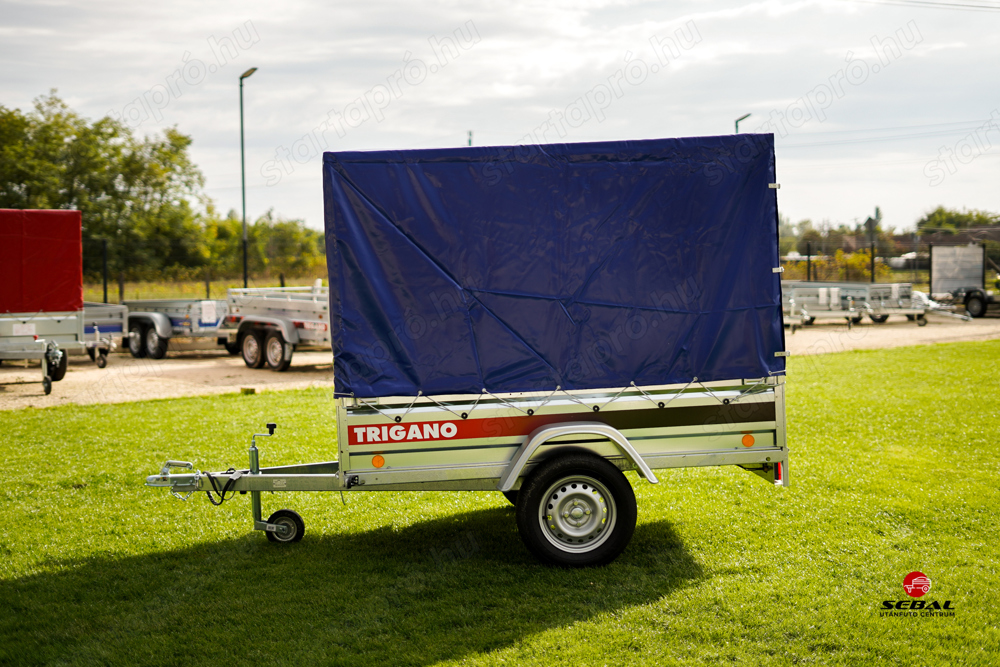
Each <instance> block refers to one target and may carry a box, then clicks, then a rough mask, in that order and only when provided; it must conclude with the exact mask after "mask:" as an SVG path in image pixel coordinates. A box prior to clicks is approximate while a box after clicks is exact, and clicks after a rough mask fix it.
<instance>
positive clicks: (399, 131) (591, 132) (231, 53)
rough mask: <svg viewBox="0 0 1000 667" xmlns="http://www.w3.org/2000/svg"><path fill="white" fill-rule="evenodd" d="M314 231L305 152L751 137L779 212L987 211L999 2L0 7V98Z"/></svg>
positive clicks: (312, 186)
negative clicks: (89, 126)
mask: <svg viewBox="0 0 1000 667" xmlns="http://www.w3.org/2000/svg"><path fill="white" fill-rule="evenodd" d="M251 67H256V68H258V70H257V71H256V72H255V73H254V74H253V75H252V76H250V77H249V78H247V79H245V80H244V89H243V94H244V103H243V104H244V106H243V109H244V124H245V149H246V158H245V159H246V206H247V216H248V218H250V219H253V218H256V217H257V216H259V215H261V214H263V213H264V212H266V211H268V210H273V211H274V213H275V214H276V215H279V216H282V217H285V218H296V219H301V220H303V221H305V223H306V224H307V225H309V226H310V227H313V228H316V229H321V228H322V225H323V199H322V180H321V162H322V157H321V155H322V152H323V151H325V150H330V151H338V150H375V149H410V148H441V147H453V146H461V145H466V144H467V142H468V140H469V132H470V131H471V132H472V142H473V145H476V146H494V145H513V144H525V143H563V142H580V141H612V140H624V139H650V138H661V137H686V136H706V135H719V134H729V133H732V132H734V129H735V126H734V122H735V119H737V118H739V117H740V116H743V115H744V114H747V113H749V114H751V115H750V116H749V117H748V118H746V119H745V120H743V121H741V123H740V131H743V132H746V131H748V132H772V133H774V135H775V144H776V155H777V158H776V159H777V173H778V181H779V182H780V183H781V189H780V191H779V192H778V205H779V210H780V213H781V214H782V215H784V216H787V217H788V218H789V219H790V220H791V221H793V222H797V221H800V220H803V219H807V218H808V219H811V220H812V221H813V222H814V223H816V224H818V225H819V224H822V223H823V222H824V221H825V222H827V223H829V224H832V225H834V226H835V225H837V224H841V223H843V224H848V225H854V224H856V223H857V222H861V221H863V220H865V219H866V218H867V217H868V216H870V215H873V214H874V210H875V207H876V206H878V207H880V210H881V212H882V216H883V227H894V228H896V229H897V230H898V231H904V230H907V229H912V228H913V227H914V224H915V222H916V221H917V220H918V219H919V218H920V217H921V216H922V215H923V214H925V213H926V212H928V211H930V210H932V209H934V208H935V207H937V206H942V205H943V206H947V207H950V208H959V209H961V208H969V209H984V210H988V211H993V212H1000V179H998V176H1000V159H998V157H1000V2H988V1H987V0H941V1H939V2H935V1H932V0H866V1H862V0H854V1H851V0H800V1H795V0H770V1H765V2H740V1H738V0H719V1H714V0H703V1H699V2H664V1H660V2H624V1H598V0H594V1H589V0H573V1H570V2H544V3H527V2H518V1H516V0H513V1H512V0H504V1H503V2H493V1H490V0H479V1H475V2H462V1H454V2H428V1H425V2H420V3H414V2H400V1H398V0H369V1H367V2H358V1H357V0H354V1H352V2H310V1H307V0H300V1H294V0H293V1H287V2H281V3H274V2H255V1H253V0H242V1H240V2H214V3H206V2H162V3H135V2H116V1H108V2H100V3H93V2H90V3H84V2H47V1H45V0H31V1H30V2H28V1H25V2H10V1H6V0H0V105H3V106H6V107H8V108H20V109H22V110H25V111H26V110H28V109H29V108H30V107H31V104H32V102H33V100H34V99H35V98H37V97H39V96H40V95H43V94H46V93H47V92H48V91H49V90H50V89H57V91H58V94H59V96H60V97H62V98H63V99H64V100H65V101H66V102H67V103H68V104H69V105H70V106H71V107H72V108H73V109H74V110H75V111H77V112H78V113H80V114H82V115H83V116H85V117H87V118H90V119H92V120H95V119H97V118H100V117H102V116H105V115H112V116H115V117H119V118H121V119H122V120H123V121H124V122H126V123H128V124H129V125H130V126H131V127H133V129H134V131H135V132H136V133H138V134H140V135H142V134H149V135H152V134H156V133H158V132H161V131H162V130H163V129H164V128H166V127H171V126H176V127H177V128H178V129H179V130H180V131H181V132H183V133H185V134H188V135H190V136H191V137H192V138H193V144H192V147H191V155H192V158H193V159H194V161H195V163H196V164H197V165H198V166H199V167H200V168H201V170H202V172H203V173H204V175H205V177H206V194H208V196H209V197H210V198H211V199H212V200H213V201H214V202H215V205H216V206H217V207H218V208H219V209H220V210H221V211H222V212H226V211H228V210H230V209H235V210H236V211H239V210H240V206H241V201H240V193H241V189H240V115H239V112H240V105H239V77H240V75H241V74H242V73H243V72H244V71H246V70H248V69H249V68H251Z"/></svg>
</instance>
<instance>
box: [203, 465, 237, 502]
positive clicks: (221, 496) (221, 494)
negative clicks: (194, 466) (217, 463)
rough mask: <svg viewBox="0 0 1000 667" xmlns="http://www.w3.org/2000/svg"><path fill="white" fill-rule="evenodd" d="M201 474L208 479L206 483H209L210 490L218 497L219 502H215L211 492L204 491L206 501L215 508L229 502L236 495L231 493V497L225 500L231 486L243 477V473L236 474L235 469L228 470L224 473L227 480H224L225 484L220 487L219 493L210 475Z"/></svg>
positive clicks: (216, 484) (217, 486)
mask: <svg viewBox="0 0 1000 667" xmlns="http://www.w3.org/2000/svg"><path fill="white" fill-rule="evenodd" d="M203 474H204V475H205V477H208V481H209V482H211V484H212V489H214V490H215V493H216V494H217V495H218V496H219V500H218V501H216V500H215V498H213V497H212V492H211V491H207V490H206V491H205V495H207V496H208V501H209V502H210V503H212V504H213V505H215V506H216V507H218V506H219V505H221V504H222V503H224V502H226V501H227V500H230V499H231V498H233V496H235V495H236V492H235V491H233V495H232V496H229V498H226V494H227V493H228V492H229V491H230V490H231V489H232V487H233V484H235V483H236V480H238V479H239V478H240V477H242V476H243V471H242V470H241V471H239V472H237V470H236V468H230V469H229V470H227V471H226V472H225V474H227V475H229V479H228V480H226V483H225V485H224V486H223V487H222V490H221V491H219V485H218V483H217V482H216V481H215V478H214V477H212V474H211V473H207V472H206V473H203Z"/></svg>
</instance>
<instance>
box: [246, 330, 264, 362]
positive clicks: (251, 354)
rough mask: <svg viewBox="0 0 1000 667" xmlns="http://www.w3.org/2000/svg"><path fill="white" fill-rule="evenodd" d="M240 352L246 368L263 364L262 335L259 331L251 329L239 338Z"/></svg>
mask: <svg viewBox="0 0 1000 667" xmlns="http://www.w3.org/2000/svg"><path fill="white" fill-rule="evenodd" d="M240 353H241V354H242V355H243V363H245V364H246V365H247V368H260V367H261V366H263V365H264V337H263V336H261V335H260V332H259V331H254V330H253V329H251V330H250V331H247V332H246V333H245V334H243V337H242V338H241V339H240Z"/></svg>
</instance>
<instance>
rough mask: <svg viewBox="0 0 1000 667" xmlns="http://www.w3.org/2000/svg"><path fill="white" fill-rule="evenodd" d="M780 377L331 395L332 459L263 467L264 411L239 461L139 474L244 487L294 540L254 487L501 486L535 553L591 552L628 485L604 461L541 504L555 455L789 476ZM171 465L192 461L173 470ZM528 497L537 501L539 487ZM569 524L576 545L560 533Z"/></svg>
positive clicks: (591, 561)
mask: <svg viewBox="0 0 1000 667" xmlns="http://www.w3.org/2000/svg"><path fill="white" fill-rule="evenodd" d="M779 354H784V353H779ZM784 388H785V386H784V377H783V376H780V375H779V376H773V377H768V378H758V379H750V380H732V381H721V382H704V383H702V382H699V381H698V380H697V378H695V379H694V380H692V381H691V382H689V383H687V384H686V385H669V386H661V387H637V386H635V385H634V384H633V385H632V386H630V387H626V388H623V389H621V390H619V391H614V390H595V391H578V392H573V393H568V392H565V391H561V390H559V389H558V388H557V389H556V390H555V391H553V392H551V393H548V394H503V395H494V394H489V393H486V392H485V391H484V393H483V394H482V395H480V396H456V397H430V396H417V397H401V398H397V399H370V400H369V399H355V398H351V397H342V398H338V399H337V425H338V428H337V453H338V458H337V459H336V460H332V461H326V462H320V463H307V464H302V465H287V466H275V467H268V468H261V467H260V464H259V456H258V450H257V446H256V438H257V437H261V436H265V437H266V436H270V435H273V434H274V428H275V425H274V424H268V431H269V432H268V433H264V434H261V433H258V434H254V435H253V437H252V438H251V446H250V450H249V467H248V468H245V469H242V470H234V469H230V470H228V471H226V472H214V473H208V472H201V471H196V470H194V468H193V465H192V464H191V463H190V462H185V461H173V460H171V461H167V462H166V463H165V464H164V465H163V468H162V470H161V471H160V473H158V474H156V475H150V476H149V477H147V479H146V484H147V485H148V486H154V487H165V488H167V489H169V490H170V492H171V493H172V494H173V495H175V496H177V497H179V498H182V499H187V498H188V497H190V496H191V494H193V493H195V492H200V491H205V492H207V493H208V496H209V499H210V500H212V502H213V504H221V503H222V502H224V500H226V499H228V498H231V497H232V495H234V494H235V493H236V492H239V493H241V494H242V493H246V492H249V493H250V501H251V514H252V518H253V528H254V529H255V530H260V531H264V532H265V533H266V534H267V536H268V539H270V540H271V541H276V542H295V541H298V540H300V539H301V537H302V534H303V531H304V530H305V525H304V523H303V521H302V519H301V517H299V516H298V514H296V513H295V512H293V511H291V510H287V509H282V510H278V511H277V512H274V513H273V514H272V515H271V516H270V518H268V519H267V520H265V519H264V518H263V517H264V515H263V509H262V506H261V493H262V492H264V491H270V492H280V491H340V492H347V491H462V490H464V491H500V492H502V493H503V494H504V495H505V496H506V497H507V498H508V499H509V500H511V501H512V502H514V503H515V505H517V508H518V511H517V514H518V526H519V529H521V534H522V538H523V539H524V540H525V544H526V546H528V548H529V549H530V550H531V551H532V552H534V553H535V554H536V555H537V556H539V557H540V558H541V559H542V560H546V561H548V562H553V563H556V564H560V565H568V566H589V565H597V564H602V563H605V562H610V560H613V559H614V558H615V557H616V556H617V555H618V553H620V552H621V550H622V549H624V548H625V545H627V543H628V538H629V537H630V536H631V528H629V529H628V535H627V536H625V538H624V542H621V543H620V544H618V545H617V546H615V545H614V544H613V543H612V541H611V538H606V536H604V535H602V530H603V528H604V527H611V528H613V529H614V530H618V528H615V526H616V525H617V524H614V523H613V521H612V523H609V524H608V526H602V525H601V524H599V523H597V522H596V520H593V521H592V520H591V519H592V517H593V516H595V515H596V516H598V517H600V516H601V513H600V512H601V511H602V510H604V515H605V516H607V517H610V519H611V520H614V519H616V517H617V519H618V520H620V521H621V522H623V523H622V526H623V528H622V529H621V530H625V523H627V522H628V520H629V516H631V521H632V526H634V522H635V498H634V495H633V494H632V493H631V487H628V482H627V481H625V482H624V483H625V485H626V487H628V491H627V492H625V493H624V494H623V493H617V494H616V493H615V492H613V491H612V492H609V491H608V489H611V488H612V487H613V486H614V484H613V482H614V480H613V479H612V478H614V477H615V475H618V476H619V477H620V475H621V473H620V472H615V471H614V470H613V471H612V472H611V474H609V475H607V476H606V477H605V478H602V479H597V481H596V483H592V486H593V487H594V490H593V492H592V493H593V495H588V494H583V495H580V494H576V495H573V494H572V493H569V494H568V495H567V494H566V493H564V494H563V496H564V498H565V503H566V504H565V505H561V506H559V507H558V508H557V509H556V510H555V511H553V510H552V509H551V508H552V504H549V505H548V509H546V508H545V507H544V505H538V504H537V503H538V502H539V501H538V498H539V491H538V489H540V488H542V486H545V485H549V483H550V482H551V481H552V479H555V480H556V481H555V486H553V487H552V488H550V489H549V492H552V491H553V489H556V488H557V487H559V485H560V484H562V483H563V482H561V481H560V480H564V481H565V480H566V479H569V478H567V477H562V478H560V477H558V475H556V476H555V477H553V476H552V475H553V473H552V471H553V470H555V469H556V468H557V467H558V465H561V464H562V463H563V462H566V461H570V460H578V461H579V460H583V461H584V463H585V464H586V462H587V461H590V462H591V463H590V465H593V466H597V465H598V463H595V461H605V462H608V463H610V464H611V466H613V467H614V469H616V470H617V471H625V470H635V471H636V472H637V473H638V475H639V476H640V477H642V478H643V479H645V480H646V481H648V482H650V483H653V484H656V483H658V482H659V479H658V478H657V476H656V474H655V473H654V472H653V471H655V470H665V469H670V468H682V467H699V466H721V465H735V466H739V467H741V468H743V469H745V470H748V471H750V472H752V473H754V474H756V475H758V476H760V477H762V478H763V479H764V480H766V481H767V482H769V483H772V484H775V485H778V486H786V487H787V486H788V485H789V471H788V447H787V436H786V431H785V396H784ZM574 456H575V457H576V459H573V458H572V457H574ZM600 465H605V466H606V465H607V464H604V463H601V464H600ZM175 468H182V469H190V470H192V472H187V473H173V472H171V471H172V470H173V469H175ZM571 477H572V476H571ZM596 477H600V475H597V476H596ZM580 479H590V478H589V477H580V476H577V477H572V479H570V480H569V481H566V482H565V484H564V486H572V484H573V483H575V482H577V481H580ZM621 481H624V478H623V477H622V478H621ZM539 485H541V486H539ZM574 488H575V487H574ZM584 488H587V487H586V484H584ZM598 488H600V490H601V492H600V493H598V491H597V489H598ZM562 491H563V492H566V491H567V488H562ZM554 493H555V495H559V492H558V491H555V492H554ZM213 494H214V495H213ZM629 495H631V500H629V498H628V496H629ZM540 497H541V502H542V503H545V502H549V501H548V500H547V498H548V496H547V495H542V496H540ZM605 497H607V498H609V500H608V501H607V502H606V501H605V499H604V498H605ZM215 498H218V500H216V499H215ZM558 502H563V501H558ZM629 502H631V505H629ZM532 503H535V504H532ZM570 503H571V504H570ZM608 508H610V509H611V513H610V514H607V509H608ZM630 509H631V515H629V510H630ZM563 510H565V511H563ZM560 511H563V513H562V514H561V515H560V514H559V512H560ZM525 517H526V518H525ZM588 521H589V522H590V523H587V522H588ZM547 526H549V527H548V528H547ZM532 531H534V532H532ZM573 531H576V533H575V534H577V535H579V542H580V543H582V545H581V544H574V543H573V542H574V539H569V540H566V539H565V538H564V534H565V535H571V534H573ZM588 531H589V532H588ZM611 532H612V531H609V532H608V534H611ZM581 533H582V534H581ZM532 535H534V537H532ZM605 538H606V539H605ZM602 539H604V541H603V542H602V541H601V540H602ZM590 540H595V542H593V543H591V542H590ZM567 541H568V542H569V544H567V543H566V542H567ZM591 547H592V548H591Z"/></svg>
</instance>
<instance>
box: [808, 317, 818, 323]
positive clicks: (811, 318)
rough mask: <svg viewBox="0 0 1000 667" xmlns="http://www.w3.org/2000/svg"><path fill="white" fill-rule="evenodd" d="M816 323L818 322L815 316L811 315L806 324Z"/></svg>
mask: <svg viewBox="0 0 1000 667" xmlns="http://www.w3.org/2000/svg"><path fill="white" fill-rule="evenodd" d="M815 323H816V318H815V317H810V318H809V319H808V320H806V324H815Z"/></svg>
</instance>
